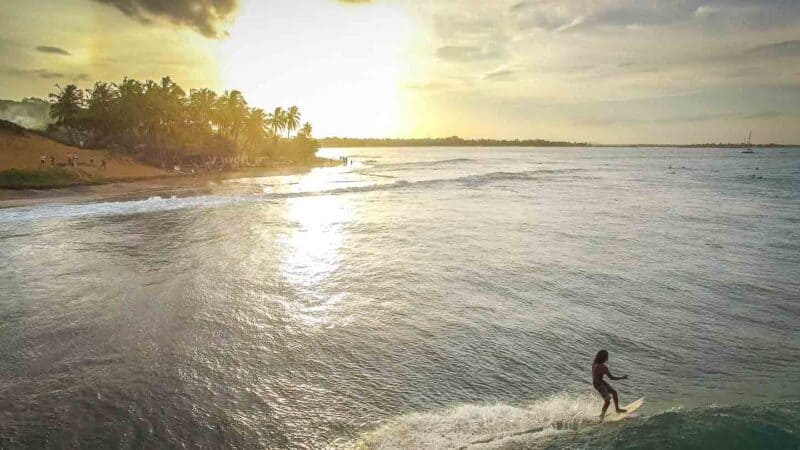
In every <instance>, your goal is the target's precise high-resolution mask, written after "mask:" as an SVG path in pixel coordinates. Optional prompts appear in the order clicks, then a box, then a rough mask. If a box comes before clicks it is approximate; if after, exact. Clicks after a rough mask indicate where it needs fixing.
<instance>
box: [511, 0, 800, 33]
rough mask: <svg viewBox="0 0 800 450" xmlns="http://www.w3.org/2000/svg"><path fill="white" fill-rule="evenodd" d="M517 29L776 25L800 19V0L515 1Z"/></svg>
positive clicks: (749, 26) (512, 12)
mask: <svg viewBox="0 0 800 450" xmlns="http://www.w3.org/2000/svg"><path fill="white" fill-rule="evenodd" d="M509 15H510V17H511V18H512V20H513V22H514V23H515V24H516V26H517V28H518V29H520V30H525V29H532V28H536V29H542V30H546V31H567V30H572V29H590V28H596V27H609V28H621V27H629V28H631V27H634V28H635V27H643V26H651V27H661V26H669V25H674V24H684V25H687V26H694V27H706V28H707V29H709V30H711V31H713V30H719V29H723V28H731V27H736V28H739V29H741V28H742V27H747V28H756V29H758V28H764V27H768V28H774V27H777V26H781V25H788V24H792V23H797V22H798V20H800V2H793V1H786V0H767V1H761V2H757V1H753V0H729V1H727V2H717V3H713V2H712V3H709V2H707V1H706V0H682V1H671V0H651V1H648V2H643V1H641V0H608V1H604V2H598V1H590V0H564V1H553V0H526V1H522V2H519V3H516V4H514V5H512V6H511V7H510V8H509Z"/></svg>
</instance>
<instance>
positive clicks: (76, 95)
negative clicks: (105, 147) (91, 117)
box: [49, 84, 84, 142]
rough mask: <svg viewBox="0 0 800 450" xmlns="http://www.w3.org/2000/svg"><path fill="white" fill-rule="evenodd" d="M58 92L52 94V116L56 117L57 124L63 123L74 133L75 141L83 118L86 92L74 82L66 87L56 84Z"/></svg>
mask: <svg viewBox="0 0 800 450" xmlns="http://www.w3.org/2000/svg"><path fill="white" fill-rule="evenodd" d="M56 87H57V88H58V93H56V94H50V95H49V97H50V98H51V100H50V117H52V118H53V119H56V125H63V126H65V127H67V129H68V130H69V131H72V133H73V136H72V138H73V142H75V141H77V140H78V139H77V135H76V133H77V129H78V127H79V126H80V124H81V120H82V119H83V106H84V92H83V91H82V90H81V89H78V87H77V86H75V85H74V84H69V85H67V86H66V87H63V88H62V87H61V86H59V85H56Z"/></svg>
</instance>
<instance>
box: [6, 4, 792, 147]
mask: <svg viewBox="0 0 800 450" xmlns="http://www.w3.org/2000/svg"><path fill="white" fill-rule="evenodd" d="M165 75H169V76H171V77H172V78H173V80H175V81H176V82H177V83H178V84H180V85H181V86H183V87H184V88H185V89H186V90H187V91H188V89H189V88H199V87H210V88H212V89H215V90H217V91H218V92H222V91H224V90H227V89H239V90H241V91H242V92H243V93H244V95H245V97H246V98H247V100H248V103H249V104H250V105H251V106H257V107H262V108H265V109H272V108H274V107H275V106H278V105H280V106H284V107H285V106H290V105H297V106H299V107H300V109H301V111H302V113H303V119H304V120H308V121H310V122H311V123H312V124H313V126H314V130H315V135H317V136H353V137H445V136H452V135H458V136H462V137H468V138H478V137H486V138H521V139H524V138H544V139H551V140H571V141H587V142H593V143H605V144H614V143H619V144H622V143H677V144H682V143H700V142H741V141H743V140H744V139H745V138H746V136H747V134H748V132H750V131H751V130H752V133H753V141H754V142H756V143H769V142H779V143H800V1H797V0H761V1H748V0H727V1H724V0H723V1H720V0H60V1H56V0H24V1H22V0H20V1H15V0H0V98H5V99H17V100H18V99H20V98H22V97H29V96H36V97H43V98H46V96H47V94H48V93H49V92H52V91H53V90H54V87H53V85H54V84H56V83H58V84H61V85H63V84H69V83H74V84H77V85H78V86H80V87H90V86H91V85H92V84H93V83H94V82H95V81H97V80H105V81H119V80H121V79H122V78H123V77H124V76H130V77H134V78H138V79H159V78H160V77H162V76H165Z"/></svg>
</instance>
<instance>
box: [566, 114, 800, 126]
mask: <svg viewBox="0 0 800 450" xmlns="http://www.w3.org/2000/svg"><path fill="white" fill-rule="evenodd" d="M796 117H798V116H797V114H795V113H791V112H785V111H760V112H756V113H752V114H740V113H706V114H688V115H679V116H666V117H657V118H613V117H605V118H595V119H585V120H575V121H573V123H574V124H575V125H588V126H609V125H622V124H632V125H633V124H653V123H660V124H674V123H693V122H709V121H714V120H759V119H761V120H765V119H780V118H796Z"/></svg>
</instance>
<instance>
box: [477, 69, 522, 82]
mask: <svg viewBox="0 0 800 450" xmlns="http://www.w3.org/2000/svg"><path fill="white" fill-rule="evenodd" d="M516 74H517V71H516V70H514V69H511V68H509V67H499V68H497V69H495V70H491V71H489V72H486V73H485V74H483V76H482V77H481V79H482V80H485V81H509V80H513V79H514V77H515V75H516Z"/></svg>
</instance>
